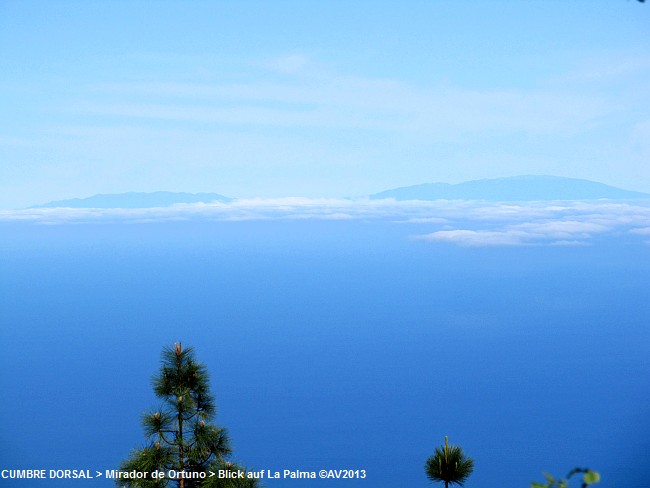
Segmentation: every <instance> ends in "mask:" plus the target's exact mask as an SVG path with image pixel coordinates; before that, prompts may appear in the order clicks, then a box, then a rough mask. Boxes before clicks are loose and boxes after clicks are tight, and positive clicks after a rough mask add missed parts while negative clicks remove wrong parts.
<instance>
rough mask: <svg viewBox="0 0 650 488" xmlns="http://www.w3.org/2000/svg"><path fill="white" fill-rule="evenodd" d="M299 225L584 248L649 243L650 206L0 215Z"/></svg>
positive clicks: (277, 203) (440, 203)
mask: <svg viewBox="0 0 650 488" xmlns="http://www.w3.org/2000/svg"><path fill="white" fill-rule="evenodd" d="M305 219H313V220H357V221H380V220H383V221H388V222H390V223H393V224H403V225H405V226H406V232H405V234H407V235H408V234H411V237H412V238H414V239H419V240H424V241H429V242H431V243H451V244H455V245H460V246H472V247H476V246H521V245H585V244H589V243H590V242H591V241H592V240H593V239H594V238H595V237H598V236H603V237H619V238H623V237H625V236H627V237H628V238H639V239H643V238H646V237H647V236H648V235H650V201H648V202H643V201H634V202H632V201H630V202H613V201H608V200H600V201H551V202H525V203H492V202H475V201H448V200H437V201H395V200H393V199H386V200H368V199H329V198H317V199H313V198H302V197H288V198H272V199H262V198H256V199H240V200H235V201H233V202H229V203H218V202H217V203H210V204H204V203H197V204H179V205H174V206H171V207H159V208H141V209H117V208H116V209H93V208H41V209H25V210H3V211H0V223H1V222H4V223H10V222H23V223H32V224H40V225H57V224H59V225H60V224H84V223H106V224H110V223H133V224H138V223H139V224H142V223H152V222H170V221H202V222H208V223H209V222H229V221H242V220H266V221H268V220H283V221H287V220H305ZM410 229H414V232H410ZM414 233H415V235H412V234H414Z"/></svg>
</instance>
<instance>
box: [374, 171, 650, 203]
mask: <svg viewBox="0 0 650 488" xmlns="http://www.w3.org/2000/svg"><path fill="white" fill-rule="evenodd" d="M369 198H370V199H371V200H380V199H386V198H394V199H395V200H488V201H533V200H598V199H637V198H650V194H649V193H642V192H636V191H629V190H623V189H621V188H617V187H614V186H611V185H606V184H604V183H599V182H595V181H591V180H585V179H580V178H565V177H562V176H549V175H523V176H509V177H504V178H491V179H481V180H471V181H465V182H463V183H457V184H449V183H423V184H419V185H411V186H404V187H399V188H392V189H389V190H385V191H382V192H379V193H374V194H372V195H369Z"/></svg>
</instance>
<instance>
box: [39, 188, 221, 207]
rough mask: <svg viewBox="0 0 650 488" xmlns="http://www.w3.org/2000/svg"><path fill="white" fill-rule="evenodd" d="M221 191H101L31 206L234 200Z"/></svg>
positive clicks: (157, 204)
mask: <svg viewBox="0 0 650 488" xmlns="http://www.w3.org/2000/svg"><path fill="white" fill-rule="evenodd" d="M232 200H233V199H232V198H229V197H225V196H223V195H221V194H219V193H186V192H171V191H155V192H126V193H99V194H97V195H93V196H90V197H86V198H70V199H66V200H56V201H52V202H48V203H45V204H42V205H34V206H32V207H29V208H153V207H169V206H171V205H175V204H178V203H211V202H216V201H218V202H223V203H227V202H230V201H232Z"/></svg>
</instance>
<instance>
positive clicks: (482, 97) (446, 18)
mask: <svg viewBox="0 0 650 488" xmlns="http://www.w3.org/2000/svg"><path fill="white" fill-rule="evenodd" d="M649 33H650V8H649V7H648V6H647V5H645V4H641V3H638V2H633V1H625V0H603V1H598V2H593V1H584V2H580V1H575V2H570V3H569V2H560V1H555V2H546V1H545V2H542V1H539V2H497V1H491V2H471V1H468V2H453V3H452V2H432V1H429V2H415V1H413V2H401V3H399V4H398V3H397V2H380V1H373V2H363V1H359V2H343V1H333V2H289V1H277V2H261V1H259V2H234V1H233V2H208V1H201V2H191V1H184V2H164V1H158V2H137V1H135V2H134V1H129V2H126V1H125V2H120V1H111V2H108V1H106V2H99V1H97V2H64V1H57V2H29V1H20V2H18V1H16V2H14V1H6V0H5V1H3V2H0V70H1V72H2V76H1V77H0V106H2V109H1V110H0V208H19V207H24V206H28V205H34V204H38V203H43V202H46V201H50V200H57V199H63V198H71V197H85V196H89V195H92V194H96V193H114V192H123V191H156V190H169V191H189V192H218V193H222V194H224V195H228V196H233V197H247V198H251V197H266V198H272V197H284V196H304V197H311V198H317V197H335V198H338V197H344V196H356V195H363V194H368V193H374V192H377V191H381V190H384V189H387V188H392V187H396V186H405V185H410V184H418V183H424V182H434V181H444V182H449V183H457V182H460V181H465V180H470V179H478V178H490V177H500V176H511V175H518V174H554V175H559V176H569V177H577V178H587V179H592V180H596V181H601V182H604V183H609V184H613V185H616V186H620V187H623V188H627V189H631V190H638V191H645V192H649V191H650V164H648V162H649V161H650V50H649V48H648V42H647V39H648V34H649Z"/></svg>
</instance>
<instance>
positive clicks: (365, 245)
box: [0, 221, 650, 488]
mask: <svg viewBox="0 0 650 488" xmlns="http://www.w3.org/2000/svg"><path fill="white" fill-rule="evenodd" d="M424 229H425V227H424V226H422V227H421V228H420V227H418V225H415V224H412V225H398V224H391V223H385V222H378V221H375V222H360V221H330V222H328V221H286V222H279V221H275V222H220V223H209V222H199V223H187V222H185V223H183V222H179V223H169V222H168V223H164V224H83V225H73V224H68V225H53V226H47V225H40V226H39V225H31V224H16V223H13V224H7V223H4V224H0V322H1V327H2V329H1V332H0V334H1V336H0V337H1V339H2V341H1V344H2V354H0V367H1V375H0V386H1V387H2V392H3V394H2V401H0V419H2V421H1V424H2V426H1V427H0V461H1V462H0V467H1V468H2V469H6V468H47V469H50V468H57V469H63V468H76V469H80V468H83V469H93V470H94V469H97V470H102V471H103V470H105V469H113V468H116V467H117V465H118V463H119V462H120V461H121V460H122V459H124V458H125V457H126V456H127V455H128V454H129V451H130V450H131V449H132V448H137V447H141V446H142V445H143V443H144V437H143V435H142V430H141V427H140V423H139V420H140V415H141V413H142V412H143V411H144V410H145V409H147V408H149V407H152V406H155V405H157V402H156V400H155V398H154V396H153V393H152V391H151V387H150V378H151V376H152V375H153V374H154V373H155V372H156V371H157V368H158V365H159V359H160V351H161V348H162V346H164V345H170V344H171V343H173V342H174V341H181V342H183V344H185V345H192V346H194V347H195V349H196V354H197V357H198V359H199V360H201V361H203V362H204V363H206V365H207V366H208V368H209V370H210V372H211V375H212V376H211V384H212V389H213V393H214V394H215V396H216V398H217V403H218V406H219V411H218V416H217V421H218V423H220V424H221V425H224V426H225V427H227V428H228V429H229V432H230V435H231V436H232V440H233V445H234V449H235V459H236V460H239V461H241V462H243V463H244V464H246V465H247V466H248V467H250V468H253V469H255V468H257V469H262V468H263V469H272V470H276V469H277V470H282V469H300V470H318V469H330V468H331V469H342V468H349V469H365V470H366V471H367V479H365V480H359V481H349V480H341V481H319V480H306V481H296V480H285V481H279V482H272V481H266V482H265V486H267V487H292V486H310V487H311V486H337V487H339V486H340V487H344V486H366V487H368V488H392V487H416V486H428V485H430V483H429V481H428V480H427V478H426V477H425V475H424V470H423V465H424V462H425V460H426V458H427V457H428V456H429V455H430V454H432V453H433V451H434V448H435V447H436V446H439V445H441V444H442V443H444V436H445V435H449V436H450V441H451V443H453V444H461V445H462V446H463V448H464V450H465V452H466V453H467V454H468V455H470V456H471V457H473V458H474V460H475V472H474V474H473V475H472V476H471V477H470V478H469V480H468V481H467V483H466V485H465V486H466V487H467V488H479V487H481V488H489V487H512V488H516V487H521V488H526V487H528V486H529V483H530V481H533V480H540V481H541V480H542V478H543V477H542V471H549V472H551V473H554V474H558V475H563V474H565V473H566V472H567V471H569V470H570V469H571V468H573V467H575V466H585V467H590V468H592V469H597V470H599V471H600V472H601V473H602V475H603V481H602V483H601V485H600V486H602V487H603V488H608V487H610V488H613V487H625V488H635V487H638V488H645V487H647V486H649V484H650V481H648V480H649V479H650V478H649V477H650V462H649V461H648V460H649V459H650V246H648V245H647V244H643V243H641V242H640V241H639V240H638V239H637V240H631V239H630V240H628V239H625V238H621V239H620V240H612V239H611V238H609V239H606V240H605V239H601V240H598V239H596V240H594V241H593V242H592V244H591V245H589V246H577V247H559V246H556V247H550V246H529V247H525V246H522V247H493V248H463V247H455V246H453V245H447V244H436V243H430V242H429V243H428V242H424V241H417V240H412V239H409V238H408V236H409V235H411V234H414V233H417V232H426V230H424ZM0 485H2V486H49V485H56V486H72V487H74V486H79V487H83V486H89V487H90V486H93V487H94V486H113V482H111V481H106V480H103V479H96V480H91V481H87V482H81V481H77V482H71V481H41V482H33V483H30V482H24V481H23V482H14V481H10V480H0Z"/></svg>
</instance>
